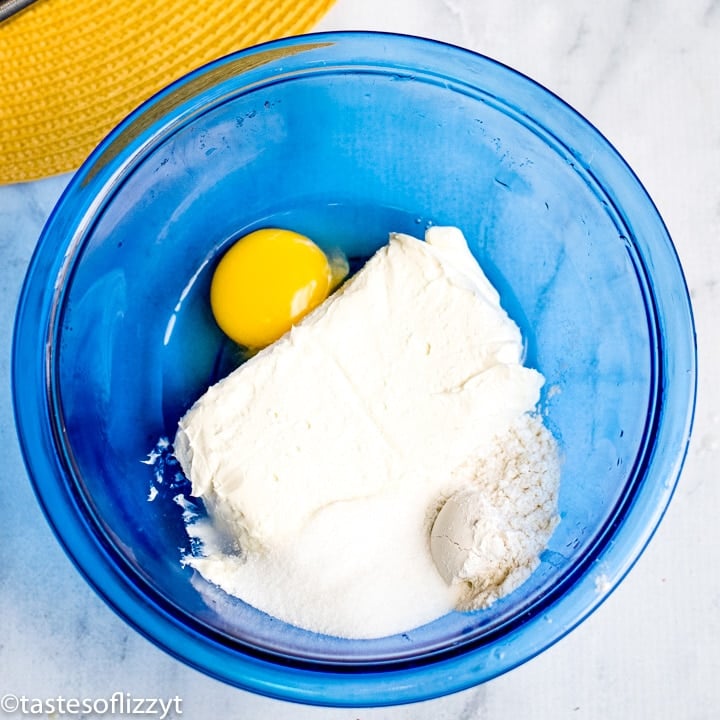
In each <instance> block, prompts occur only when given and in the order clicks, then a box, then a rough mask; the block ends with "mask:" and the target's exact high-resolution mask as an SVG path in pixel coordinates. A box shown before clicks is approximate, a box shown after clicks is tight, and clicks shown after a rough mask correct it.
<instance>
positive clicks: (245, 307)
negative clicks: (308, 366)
mask: <svg viewBox="0 0 720 720" xmlns="http://www.w3.org/2000/svg"><path fill="white" fill-rule="evenodd" d="M346 275H347V261H345V259H344V258H340V257H338V258H333V261H332V262H331V260H329V259H328V257H327V255H325V253H324V252H323V251H322V250H321V249H320V248H319V247H318V246H317V245H316V244H315V243H314V242H312V240H310V239H309V238H307V237H305V236H304V235H300V234H298V233H296V232H292V231H291V230H281V229H278V228H266V229H263V230H256V231H255V232H252V233H250V234H249V235H246V236H245V237H243V238H241V239H240V240H238V241H237V242H236V243H235V244H234V245H233V246H232V247H231V248H230V249H229V250H228V251H227V252H226V253H225V255H223V257H222V258H221V260H220V262H219V264H218V266H217V268H216V269H215V274H214V275H213V278H212V283H211V285H210V305H211V307H212V311H213V315H214V316H215V320H216V322H217V324H218V325H219V326H220V329H221V330H222V331H223V332H224V333H225V334H226V335H228V336H229V337H230V338H232V339H233V340H234V341H235V342H237V343H239V344H240V345H244V346H246V347H248V348H251V349H259V348H262V347H265V346H266V345H270V343H273V342H275V340H277V339H278V338H279V337H280V336H282V335H284V334H285V333H286V332H287V331H288V330H289V329H290V328H291V327H292V326H293V325H294V324H295V323H297V322H298V321H299V320H300V319H301V318H302V317H303V316H305V315H307V313H309V312H310V311H311V310H312V309H313V308H315V307H317V306H318V305H319V304H320V303H321V302H323V300H325V298H327V296H328V295H329V294H330V293H331V292H332V290H333V289H334V288H335V286H337V285H338V284H339V283H340V282H341V281H342V279H343V278H344V277H345V276H346Z"/></svg>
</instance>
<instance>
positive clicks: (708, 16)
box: [702, 0, 720, 23]
mask: <svg viewBox="0 0 720 720" xmlns="http://www.w3.org/2000/svg"><path fill="white" fill-rule="evenodd" d="M718 10H720V0H710V2H709V3H708V4H707V7H706V8H705V11H704V12H703V14H702V22H703V23H707V22H709V21H710V20H712V19H714V18H715V16H716V15H717V14H718Z"/></svg>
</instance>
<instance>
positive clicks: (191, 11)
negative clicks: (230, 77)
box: [0, 0, 333, 183]
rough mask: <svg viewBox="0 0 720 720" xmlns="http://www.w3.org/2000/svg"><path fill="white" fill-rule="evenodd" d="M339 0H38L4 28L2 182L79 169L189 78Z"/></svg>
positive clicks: (294, 29) (297, 29) (0, 48)
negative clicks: (148, 104) (149, 104)
mask: <svg viewBox="0 0 720 720" xmlns="http://www.w3.org/2000/svg"><path fill="white" fill-rule="evenodd" d="M332 4H333V0H203V1H202V2H198V1H197V0H194V1H191V0H38V1H37V2H36V3H34V4H33V5H31V6H30V7H29V8H27V9H26V10H23V11H22V12H20V13H18V14H17V15H15V16H13V17H11V18H10V19H8V20H6V21H4V22H2V23H0V183H10V182H18V181H23V180H32V179H36V178H40V177H45V176H47V175H54V174H56V173H60V172H64V171H67V170H73V169H75V168H77V167H78V166H79V165H80V164H81V163H82V161H83V160H84V159H85V158H86V157H87V155H88V154H89V153H90V151H91V150H92V149H93V147H94V146H95V145H97V143H98V142H99V141H100V140H101V139H102V138H103V137H104V135H105V134H106V133H107V132H108V131H109V130H110V129H111V128H112V127H113V126H114V125H116V124H117V123H118V122H119V121H120V120H121V119H122V118H123V117H124V116H125V115H127V113H128V112H130V111H131V110H133V109H134V108H135V107H137V105H139V104H140V103H141V102H142V101H143V100H145V99H146V98H148V97H149V96H150V95H152V94H153V93H154V92H156V91H157V90H159V89H161V88H162V87H164V86H165V85H167V84H168V83H170V82H171V81H173V80H175V79H177V78H178V77H180V76H181V75H184V74H185V73H186V72H188V71H189V70H192V69H193V68H196V67H198V66H199V65H202V64H203V63H206V62H208V61H210V60H213V59H214V58H217V57H220V56H221V55H225V54H227V53H229V52H232V51H234V50H239V49H241V48H244V47H248V46H250V45H255V44H257V43H259V42H264V41H266V40H272V39H275V38H278V37H285V36H288V35H297V34H300V33H303V32H307V31H308V30H310V29H312V27H313V25H314V24H315V23H316V22H317V21H318V20H319V19H320V17H321V16H322V15H323V14H324V13H325V12H326V11H327V10H328V8H329V7H330V6H331V5H332Z"/></svg>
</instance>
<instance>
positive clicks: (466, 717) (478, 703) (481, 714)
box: [457, 685, 488, 720]
mask: <svg viewBox="0 0 720 720" xmlns="http://www.w3.org/2000/svg"><path fill="white" fill-rule="evenodd" d="M486 699H487V690H486V688H485V686H483V685H481V686H479V687H476V688H474V689H473V690H470V691H468V699H467V702H466V703H465V704H464V705H463V706H462V708H461V709H460V714H459V715H458V717H457V720H483V719H484V718H486V717H487V716H488V714H487V703H486Z"/></svg>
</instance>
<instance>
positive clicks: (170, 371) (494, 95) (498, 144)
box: [13, 33, 695, 706]
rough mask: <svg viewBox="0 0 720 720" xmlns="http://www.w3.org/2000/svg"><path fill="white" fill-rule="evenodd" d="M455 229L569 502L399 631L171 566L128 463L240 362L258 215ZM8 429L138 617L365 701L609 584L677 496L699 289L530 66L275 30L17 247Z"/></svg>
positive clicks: (350, 250) (297, 696)
mask: <svg viewBox="0 0 720 720" xmlns="http://www.w3.org/2000/svg"><path fill="white" fill-rule="evenodd" d="M430 223H434V224H452V225H457V226H459V227H461V228H462V230H463V231H464V232H465V234H466V236H467V238H468V239H469V242H470V245H471V248H472V251H473V252H474V253H475V255H476V256H477V258H478V259H479V260H480V262H481V264H482V265H483V267H484V268H485V269H486V271H487V273H488V275H489V277H490V279H491V280H492V281H493V283H494V284H495V285H496V286H497V287H498V288H499V290H500V291H501V293H502V297H503V302H504V305H505V307H506V308H507V310H508V311H509V312H510V314H511V316H512V317H513V318H515V319H516V321H517V322H518V323H519V324H520V325H521V328H522V331H523V333H524V336H525V338H526V339H527V360H528V363H529V364H530V365H532V366H534V367H537V368H538V369H539V370H540V371H541V372H542V373H543V374H544V375H545V377H546V378H547V384H546V387H545V392H544V396H543V398H542V410H543V412H544V413H545V416H546V420H547V424H548V426H549V427H550V428H551V430H552V431H553V432H554V434H555V435H556V437H557V438H558V441H559V443H560V445H561V448H562V453H563V457H564V464H563V475H562V487H561V494H560V508H559V509H560V515H561V522H560V524H559V526H558V528H557V531H556V532H555V534H554V536H553V538H552V541H551V542H550V545H549V547H548V549H547V551H546V552H545V553H544V554H543V556H542V563H541V565H540V567H539V568H538V569H537V571H536V572H535V573H534V574H533V576H532V577H531V579H530V580H529V581H528V582H527V583H525V584H524V585H523V586H522V587H521V588H519V589H518V590H517V591H515V592H513V593H512V594H511V595H509V596H507V597H506V598H504V599H503V600H501V601H500V602H498V603H496V604H495V605H494V606H493V607H491V608H490V609H487V610H484V611H479V612H475V613H452V614H450V615H447V616H445V617H442V618H440V619H438V620H437V621H435V622H433V623H430V624H429V625H426V626H424V627H421V628H418V629H416V630H413V631H411V632H407V633H405V634H402V635H398V636H395V637H387V638H382V639H378V640H364V641H349V640H341V639H337V638H332V637H327V636H321V635H316V634H313V633H311V632H306V631H302V630H299V629H297V628H293V627H290V626H288V625H286V624H284V623H282V622H280V621H278V620H276V619H274V618H272V617H269V616H267V615H265V614H263V613H261V612H259V611H257V610H255V609H253V608H251V607H248V606H246V605H245V604H244V603H242V602H240V601H239V600H236V599H232V598H229V597H227V596H225V595H224V594H223V593H222V592H221V591H218V590H217V589H214V588H213V587H212V586H210V585H208V584H207V583H206V582H205V581H204V580H203V579H202V578H200V577H197V576H195V575H193V572H192V570H190V569H189V568H183V567H182V566H181V564H180V552H181V551H180V549H179V548H181V547H185V546H186V545H187V541H186V538H185V535H184V530H183V525H182V520H181V516H180V509H179V508H178V507H177V506H176V505H175V504H173V503H172V501H171V499H170V498H169V497H159V498H157V499H156V500H155V501H154V502H148V500H147V496H148V490H149V487H150V483H151V474H152V471H151V469H150V468H149V467H148V466H146V465H144V464H142V462H141V461H142V460H143V459H144V458H145V457H146V456H147V453H148V451H149V450H150V449H151V448H152V447H153V445H154V444H155V442H156V440H157V439H158V437H159V436H161V435H168V436H170V437H172V435H173V434H174V430H175V427H176V423H177V420H178V418H179V417H180V415H181V414H182V413H183V411H184V410H185V409H186V408H187V407H188V406H189V405H190V404H191V403H192V402H193V401H194V400H195V399H196V398H197V397H198V396H199V395H200V394H201V393H202V392H203V391H204V390H205V388H206V387H207V386H208V385H209V384H210V383H211V382H213V381H214V380H216V379H217V378H218V377H220V376H221V375H223V374H224V373H226V372H228V371H229V369H230V368H231V367H233V365H234V364H235V363H237V361H238V356H237V352H236V351H235V350H234V349H233V348H232V346H231V345H229V344H228V343H227V342H226V341H225V340H224V339H223V337H222V336H221V334H220V332H219V331H218V329H217V328H216V326H215V324H214V322H213V320H212V317H211V315H210V312H209V309H208V302H207V294H208V285H209V279H210V275H211V272H212V269H213V267H214V265H215V263H216V261H217V259H218V257H219V256H220V255H221V254H222V252H223V249H224V248H226V247H227V245H228V244H229V243H230V242H232V240H233V239H234V238H237V237H238V236H240V235H242V234H244V233H246V232H248V231H250V230H253V229H255V228H258V227H262V226H266V225H276V226H285V227H288V228H292V229H295V230H298V231H300V232H303V233H306V234H308V235H309V236H311V237H313V238H315V239H316V240H317V241H318V242H319V243H320V244H321V245H337V244H339V245H340V246H341V247H342V248H343V249H344V250H345V252H346V253H347V254H348V256H350V257H351V259H353V260H354V262H355V263H356V264H359V263H360V262H362V260H363V259H364V258H366V257H367V256H368V255H370V254H371V253H372V252H373V251H374V250H376V249H377V248H378V247H379V246H380V245H382V244H383V243H384V242H385V241H386V238H387V234H388V232H389V231H391V230H392V231H404V232H408V233H413V234H416V235H422V233H423V232H424V230H425V228H426V227H427V226H428V225H429V224H430ZM13 353H14V355H13V361H14V367H13V382H14V398H15V411H16V416H17V425H18V431H19V436H20V440H21V444H22V448H23V452H24V455H25V459H26V462H27V465H28V468H29V471H30V475H31V477H32V480H33V483H34V485H35V489H36V492H37V495H38V498H39V500H40V503H41V504H42V506H43V508H44V511H45V513H46V515H47V517H48V519H49V522H50V524H51V525H52V527H53V528H54V530H55V532H56V534H57V536H58V538H59V540H60V542H61V543H62V544H63V546H64V548H65V549H66V551H67V553H68V555H69V556H70V557H71V558H72V560H73V561H74V562H75V563H76V565H77V566H78V568H79V569H80V571H81V572H82V573H83V574H84V575H85V577H86V578H87V580H88V581H89V582H90V583H91V584H92V585H93V587H94V588H95V589H96V590H97V591H98V592H99V594H100V595H101V596H102V597H103V598H104V599H105V600H106V601H107V602H108V603H109V604H110V605H111V606H112V607H113V608H114V609H115V610H116V611H117V612H118V613H119V614H120V615H121V616H122V617H123V618H125V619H126V620H127V621H128V622H129V623H130V624H131V625H133V626H134V627H135V628H136V629H137V630H139V631H140V632H142V633H143V634H144V635H146V636H147V637H148V638H150V639H151V640H152V641H154V642H155V643H157V644H158V645H159V646H161V647H162V648H164V649H165V650H167V651H168V652H170V653H172V654H173V655H175V656H176V657H178V658H180V659H181V660H183V661H185V662H187V663H189V664H190V665H193V666H195V667H196V668H198V669H200V670H202V671H204V672H206V673H209V674H211V675H213V676H215V677H217V678H220V679H221V680H224V681H226V682H229V683H232V684H235V685H237V686H240V687H243V688H246V689H249V690H253V691H256V692H260V693H264V694H267V695H271V696H275V697H279V698H284V699H289V700H296V701H302V702H308V703H317V704H328V705H349V706H363V705H382V704H392V703H401V702H409V701H416V700H421V699H425V698H429V697H433V696H437V695H441V694H443V693H449V692H452V691H456V690H460V689H462V688H466V687H468V686H471V685H474V684H477V683H479V682H482V681H485V680H487V679H489V678H492V677H494V676H496V675H498V674H499V673H502V672H504V671H506V670H508V669H510V668H512V667H514V666H515V665H517V664H519V663H521V662H523V661H525V660H527V659H528V658H530V657H532V656H533V655H535V654H536V653H538V652H540V651H542V650H543V649H544V648H546V647H548V646H549V645H550V644H551V643H553V642H554V641H556V640H557V639H558V638H560V637H561V636H562V635H563V634H565V633H566V632H568V631H569V630H570V629H571V628H572V627H573V626H575V625H576V624H577V623H579V622H580V621H581V620H582V619H583V618H585V617H586V616H587V615H588V614H589V613H590V612H591V611H592V610H593V609H594V608H595V607H596V606H597V605H598V604H599V603H600V602H601V601H602V599H603V598H604V597H605V596H606V595H607V593H608V592H609V591H610V590H611V589H612V588H613V587H614V586H615V585H616V584H617V583H618V582H619V581H620V580H621V579H622V577H623V576H624V575H625V573H626V572H627V571H628V569H629V568H630V567H631V565H632V564H633V562H634V561H635V560H636V559H637V557H638V556H639V554H640V553H641V551H642V550H643V548H644V546H645V545H646V543H647V542H648V540H649V539H650V537H651V535H652V533H653V531H654V529H655V527H656V526H657V524H658V522H659V521H660V519H661V517H662V515H663V512H664V510H665V508H666V506H667V504H668V502H669V500H670V497H671V494H672V492H673V488H674V486H675V483H676V480H677V477H678V474H679V472H680V468H681V464H682V461H683V458H684V454H685V450H686V445H687V441H688V436H689V433H690V427H691V419H692V413H693V406H694V393H695V340H694V333H693V323H692V314H691V308H690V303H689V299H688V294H687V290H686V286H685V283H684V280H683V276H682V272H681V269H680V266H679V264H678V260H677V258H676V256H675V253H674V250H673V247H672V244H671V241H670V239H669V237H668V234H667V231H666V229H665V227H664V225H663V223H662V220H661V219H660V217H659V215H658V213H657V211H656V209H655V207H654V206H653V204H652V202H651V201H650V199H649V198H648V196H647V194H646V193H645V191H644V190H643V188H642V186H641V184H640V183H639V182H638V180H637V178H636V177H635V176H634V175H633V173H632V171H631V170H630V169H629V168H628V167H627V165H626V164H625V163H624V162H623V160H622V159H621V158H620V157H619V155H618V154H617V152H615V150H614V149H613V148H612V147H611V146H610V145H609V144H608V142H607V141H606V140H605V139H604V138H603V137H602V136H601V135H600V134H599V133H598V132H597V131H596V130H595V129H593V127H592V126H590V125H589V124H588V123H587V122H586V121H585V120H584V119H583V118H581V117H580V116H579V115H578V114H577V113H576V112H574V111H573V110H572V109H571V108H570V107H568V106H567V105H566V104H564V103H563V102H562V101H561V100H559V99H558V98H557V97H555V96H554V95H552V94H551V93H550V92H548V91H547V90H545V89H544V88H542V87H540V86H539V85H537V84H536V83H534V82H532V81H531V80H529V79H527V78H526V77H523V76H521V75H519V74H518V73H516V72H514V71H512V70H511V69H509V68H507V67H504V66H502V65H500V64H498V63H496V62H493V61H492V60H489V59H487V58H485V57H481V56H479V55H476V54H473V53H471V52H468V51H465V50H461V49H459V48H456V47H451V46H448V45H444V44H441V43H437V42H431V41H428V40H422V39H418V38H412V37H404V36H393V35H385V34H374V33H332V34H320V35H312V36H305V37H297V38H290V39H286V40H281V41H279V42H275V43H271V44H268V45H264V46H261V47H257V48H253V49H250V50H246V51H243V52H240V53H237V54H235V55H231V56H229V57H226V58H223V59H221V60H218V61H217V62H214V63H212V64H210V65H208V66H206V67H203V68H201V69H199V70H197V71H196V72H194V73H191V74H190V75H188V76H187V77H185V78H183V79H182V80H180V81H178V82H177V83H175V84H174V85H172V86H170V87H169V88H167V89H166V90H164V91H162V92H160V93H159V94H158V95H156V96H155V97H153V98H152V99H151V100H150V101H148V102H147V103H146V104H145V105H143V106H142V107H141V108H139V109H138V110H137V111H136V112H134V113H133V114H132V115H131V116H130V117H128V118H127V120H125V121H124V122H123V123H122V124H121V125H120V126H119V127H118V128H117V129H115V130H114V131H113V132H112V133H111V134H110V135H109V136H108V137H107V138H106V139H105V141H104V142H103V143H102V144H101V145H100V146H99V147H98V148H97V150H96V151H95V152H94V153H93V154H92V156H91V157H90V158H89V159H88V161H87V162H86V163H85V164H84V165H83V167H82V168H81V169H80V171H79V172H78V173H77V174H76V175H75V177H74V178H73V180H72V181H71V183H70V184H69V186H68V188H67V190H66V192H65V194H64V195H63V197H62V199H61V200H60V202H59V203H58V205H57V207H56V208H55V210H54V212H53V214H52V216H51V218H50V220H49V221H48V223H47V226H46V228H45V230H44V232H43V235H42V237H41V239H40V242H39V245H38V248H37V251H36V253H35V255H34V257H33V259H32V262H31V265H30V269H29V272H28V275H27V279H26V282H25V285H24V289H23V293H22V297H21V300H20V304H19V309H18V315H17V324H16V334H15V339H14V349H13Z"/></svg>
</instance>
